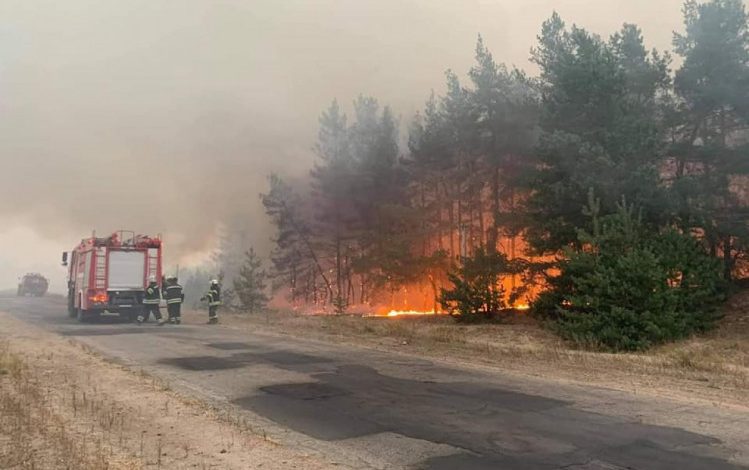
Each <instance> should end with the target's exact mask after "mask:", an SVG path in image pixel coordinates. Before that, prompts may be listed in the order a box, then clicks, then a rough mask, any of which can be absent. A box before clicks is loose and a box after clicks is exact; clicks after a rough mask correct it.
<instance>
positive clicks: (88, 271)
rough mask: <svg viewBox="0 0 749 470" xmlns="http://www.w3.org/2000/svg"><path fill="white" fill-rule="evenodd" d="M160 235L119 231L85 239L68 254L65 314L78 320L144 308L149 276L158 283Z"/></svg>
mask: <svg viewBox="0 0 749 470" xmlns="http://www.w3.org/2000/svg"><path fill="white" fill-rule="evenodd" d="M161 247H162V243H161V237H159V236H157V237H149V236H145V235H136V234H135V233H134V232H129V231H119V232H115V233H113V234H112V235H110V236H108V237H105V238H99V237H96V235H95V234H94V235H92V236H91V237H89V238H84V239H82V240H81V242H80V243H79V244H78V245H77V246H76V247H75V248H73V250H71V251H70V257H69V258H68V253H67V252H65V253H63V258H62V260H63V265H65V266H68V313H69V314H70V316H71V317H77V318H78V320H79V321H84V320H86V319H88V318H92V317H98V316H99V315H101V314H102V313H105V312H106V313H116V314H119V315H120V316H126V317H128V318H130V319H134V318H135V317H137V315H138V313H139V312H140V310H141V309H142V308H143V295H144V292H145V289H146V286H147V285H148V279H149V277H151V276H154V277H155V278H156V282H157V283H159V285H161V279H162V271H161Z"/></svg>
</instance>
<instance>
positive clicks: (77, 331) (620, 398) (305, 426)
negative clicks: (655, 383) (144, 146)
mask: <svg viewBox="0 0 749 470" xmlns="http://www.w3.org/2000/svg"><path fill="white" fill-rule="evenodd" d="M0 310H2V311H6V312H10V313H11V314H13V315H14V316H16V317H17V318H19V319H23V320H25V321H27V322H29V323H32V324H34V325H37V326H40V327H42V328H45V329H47V330H49V331H52V332H55V333H58V334H60V335H63V336H67V337H71V338H74V339H75V340H77V341H81V342H83V343H85V344H87V345H89V346H91V347H92V348H94V349H96V350H97V351H98V352H100V353H101V354H103V355H104V356H106V357H108V358H110V359H112V360H114V361H117V362H120V363H122V364H125V365H128V366H130V367H133V368H142V369H143V370H145V371H147V372H149V373H151V374H154V375H157V376H159V377H162V378H163V379H165V380H167V381H169V383H170V384H171V385H172V386H173V387H177V388H179V389H180V390H182V391H185V392H187V393H191V394H194V395H196V396H198V397H199V398H202V399H205V400H210V401H212V402H214V403H216V404H218V405H219V406H224V407H226V408H227V409H228V410H232V411H233V412H236V413H245V414H246V415H247V417H248V419H250V420H251V421H252V422H255V423H259V424H258V426H260V427H262V428H263V429H264V430H267V432H268V433H269V434H270V435H272V436H273V437H274V438H275V439H279V440H280V441H282V442H283V443H285V444H288V445H291V446H298V447H299V448H300V449H304V450H305V451H308V452H313V453H315V452H316V453H319V454H321V455H325V456H326V457H327V458H330V459H332V460H335V461H337V462H339V463H340V464H341V465H342V466H349V467H353V468H415V469H433V470H438V469H461V470H474V469H523V470H532V469H568V470H598V469H600V470H604V469H605V470H618V469H642V470H645V469H648V470H651V469H655V470H658V469H664V470H665V469H681V470H692V469H695V470H696V469H711V470H724V469H725V470H728V469H738V468H747V467H740V466H738V465H735V464H731V463H729V462H728V457H729V455H731V453H732V451H735V450H736V449H729V448H727V447H726V446H725V445H724V444H723V443H721V442H720V441H718V440H717V439H715V438H711V437H707V436H705V435H701V434H697V433H694V432H689V431H685V430H683V429H679V428H676V427H665V426H655V425H649V424H644V423H643V417H647V416H648V415H649V413H650V414H653V415H654V416H655V414H656V412H657V411H658V412H661V411H664V409H665V411H668V407H672V408H673V409H672V411H674V412H680V413H685V415H686V416H688V414H689V413H690V410H689V409H685V408H684V406H683V404H669V403H667V402H663V403H654V402H652V401H647V400H644V399H642V398H638V397H636V396H630V395H628V394H624V393H623V392H614V391H609V390H605V389H588V388H580V387H577V388H576V387H575V386H572V385H563V384H557V383H554V382H551V381H544V380H543V379H519V378H517V377H511V376H503V375H501V374H497V373H490V372H487V371H480V370H473V369H463V368H459V367H456V366H445V365H441V364H439V363H436V362H433V361H428V360H424V359H418V358H413V357H409V356H404V355H402V354H397V353H393V354H390V353H384V352H380V351H373V350H369V349H364V348H362V349H359V348H352V347H344V346H337V345H331V344H323V343H320V342H314V341H306V340H299V339H291V338H289V337H285V336H279V335H273V334H269V333H252V334H250V333H248V332H246V331H241V330H238V329H232V328H228V327H225V326H222V325H218V326H207V325H202V324H183V325H181V326H176V327H175V326H164V327H161V328H159V327H156V326H154V325H153V324H147V325H144V326H136V325H132V324H128V323H120V322H117V321H113V320H109V321H100V322H98V323H95V324H78V323H76V322H75V321H74V320H72V319H69V318H68V317H67V315H66V312H65V308H64V303H63V302H62V300H61V299H55V298H47V299H17V298H0ZM717 419H720V418H717ZM747 432H749V431H747Z"/></svg>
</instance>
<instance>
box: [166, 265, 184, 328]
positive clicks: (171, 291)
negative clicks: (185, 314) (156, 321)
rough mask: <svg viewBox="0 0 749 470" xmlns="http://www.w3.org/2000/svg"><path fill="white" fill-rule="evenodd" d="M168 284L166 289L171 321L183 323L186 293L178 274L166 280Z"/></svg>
mask: <svg viewBox="0 0 749 470" xmlns="http://www.w3.org/2000/svg"><path fill="white" fill-rule="evenodd" d="M166 283H167V286H166V289H165V290H164V298H165V299H166V310H167V312H168V313H169V323H172V324H174V325H179V324H180V323H182V315H181V312H180V310H181V309H182V302H184V301H185V294H184V293H183V292H182V286H181V285H179V282H178V280H177V276H172V277H170V278H167V280H166Z"/></svg>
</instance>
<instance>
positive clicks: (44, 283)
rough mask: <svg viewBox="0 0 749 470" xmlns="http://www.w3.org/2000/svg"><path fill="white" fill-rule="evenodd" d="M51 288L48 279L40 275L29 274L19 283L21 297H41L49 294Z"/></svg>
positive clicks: (18, 293)
mask: <svg viewBox="0 0 749 470" xmlns="http://www.w3.org/2000/svg"><path fill="white" fill-rule="evenodd" d="M48 288H49V281H48V280H47V278H46V277H44V276H42V275H41V274H39V273H27V274H25V275H24V276H23V277H22V278H21V282H19V283H18V292H17V295H18V296H19V297H24V296H27V295H30V296H32V297H41V296H43V295H44V294H46V293H47V289H48Z"/></svg>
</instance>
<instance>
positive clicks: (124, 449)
mask: <svg viewBox="0 0 749 470" xmlns="http://www.w3.org/2000/svg"><path fill="white" fill-rule="evenodd" d="M0 358H2V360H1V361H0V394H1V395H2V401H1V402H0V406H1V407H2V408H0V411H2V413H0V468H3V469H6V468H7V469H15V468H18V469H22V468H23V469H27V468H28V469H31V468H37V469H40V468H41V469H47V468H50V469H52V468H55V469H56V468H70V469H85V468H91V469H100V468H111V469H136V468H162V467H163V468H174V469H181V468H199V469H207V468H220V469H232V468H237V469H247V468H269V469H290V468H298V469H322V468H329V466H328V465H326V464H325V463H323V462H320V461H317V460H316V459H315V458H314V457H312V456H308V455H304V454H303V453H301V452H298V451H294V450H293V449H290V448H287V447H284V446H282V445H280V444H278V443H276V442H273V441H272V440H270V439H268V438H266V437H264V436H263V435H262V433H260V432H257V431H255V430H253V427H252V423H248V422H247V421H245V420H243V418H234V417H232V416H230V415H221V414H219V413H218V412H216V411H214V410H213V409H211V408H209V407H207V406H205V405H203V404H201V403H200V402H197V401H193V400H190V399H189V398H187V397H185V396H182V395H180V394H178V393H177V392H175V391H172V390H170V389H169V386H168V384H166V383H163V382H161V381H159V380H158V379H156V378H154V377H150V376H148V375H146V374H144V373H138V372H134V371H131V370H128V369H126V368H124V367H121V366H117V365H113V364H111V363H108V362H106V361H104V360H103V359H101V358H100V357H98V356H97V355H96V354H95V353H94V352H93V351H91V350H89V349H87V348H86V347H85V346H83V345H82V344H80V343H76V342H73V341H72V340H66V339H64V338H62V337H60V336H57V335H54V334H51V333H48V332H45V331H43V330H41V329H39V328H36V327H34V326H31V325H29V324H27V323H24V322H21V321H18V320H16V319H13V318H11V317H10V316H9V315H7V314H5V313H0Z"/></svg>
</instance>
